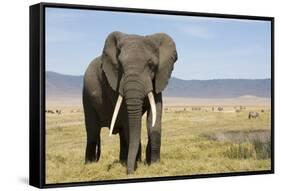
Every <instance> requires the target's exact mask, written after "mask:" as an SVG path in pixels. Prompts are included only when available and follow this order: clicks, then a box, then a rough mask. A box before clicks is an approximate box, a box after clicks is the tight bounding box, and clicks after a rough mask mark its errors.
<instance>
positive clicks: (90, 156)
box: [85, 142, 100, 164]
mask: <svg viewBox="0 0 281 191" xmlns="http://www.w3.org/2000/svg"><path fill="white" fill-rule="evenodd" d="M99 159H100V144H99V143H96V142H91V143H87V147H86V154H85V164H88V163H92V162H98V161H99Z"/></svg>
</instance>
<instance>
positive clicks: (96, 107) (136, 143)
mask: <svg viewBox="0 0 281 191" xmlns="http://www.w3.org/2000/svg"><path fill="white" fill-rule="evenodd" d="M176 60H177V52H176V47H175V43H174V42H173V40H172V39H171V38H170V37H169V36H168V35H166V34H163V33H158V34H154V35H150V36H138V35H127V34H124V33H121V32H113V33H111V34H110V35H109V36H108V37H107V39H106V41H105V46H104V49H103V53H102V55H101V56H100V57H97V58H96V59H94V60H93V61H92V62H91V63H90V65H89V66H88V68H87V70H86V72H85V76H84V88H83V106H84V114H85V124H86V131H87V146H86V154H85V161H86V163H87V162H97V161H98V160H99V157H100V152H101V148H100V140H101V138H100V130H101V127H109V126H110V122H111V118H112V115H113V111H114V107H115V104H116V101H117V97H118V96H119V95H121V96H122V97H123V102H122V105H121V108H120V111H119V113H118V117H117V121H116V123H115V126H114V130H113V134H117V133H119V137H120V155H119V159H120V161H121V162H122V163H124V164H127V173H128V174H130V173H133V172H134V170H135V169H136V161H137V160H141V145H140V142H141V140H140V137H141V117H142V115H143V114H144V113H145V112H146V111H147V132H148V144H147V147H146V161H147V163H148V164H150V163H152V162H157V161H159V160H160V146H161V118H162V94H161V92H162V91H163V89H164V88H165V87H166V85H167V83H168V80H169V78H170V76H171V73H172V70H173V65H174V63H175V62H176ZM149 92H153V94H154V98H155V102H156V111H157V116H156V123H155V126H154V127H153V128H152V113H151V108H150V104H149V101H148V98H147V94H148V93H149Z"/></svg>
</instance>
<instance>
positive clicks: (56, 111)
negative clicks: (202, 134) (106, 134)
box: [45, 106, 265, 119]
mask: <svg viewBox="0 0 281 191" xmlns="http://www.w3.org/2000/svg"><path fill="white" fill-rule="evenodd" d="M233 109H234V111H235V112H236V113H240V112H242V111H243V110H246V106H235V107H233ZM164 111H165V112H166V113H168V112H174V113H183V112H186V111H188V107H165V109H164ZM191 111H203V112H208V111H212V112H223V111H224V108H223V107H222V106H212V107H211V110H208V109H206V108H204V107H200V106H193V107H191ZM69 112H70V113H80V112H83V110H81V109H73V110H70V111H69ZM264 112H265V110H264V109H261V110H260V111H259V112H258V111H249V112H248V119H257V118H259V117H260V113H264ZM45 113H48V114H56V115H61V114H62V110H61V109H54V110H50V109H48V110H46V111H45Z"/></svg>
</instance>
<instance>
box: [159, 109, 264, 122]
mask: <svg viewBox="0 0 281 191" xmlns="http://www.w3.org/2000/svg"><path fill="white" fill-rule="evenodd" d="M190 109H191V111H203V112H208V111H212V112H223V111H224V108H223V107H222V106H212V107H211V109H210V110H209V109H206V107H199V106H193V107H191V108H190ZM190 109H188V107H165V108H164V111H165V112H166V113H169V112H174V113H183V112H186V111H188V110H190ZM246 109H247V108H246V106H234V107H233V110H232V111H234V112H236V113H240V112H242V111H243V110H244V111H246ZM264 112H265V110H264V109H261V110H260V111H249V112H248V115H247V116H248V119H257V118H259V117H260V113H264Z"/></svg>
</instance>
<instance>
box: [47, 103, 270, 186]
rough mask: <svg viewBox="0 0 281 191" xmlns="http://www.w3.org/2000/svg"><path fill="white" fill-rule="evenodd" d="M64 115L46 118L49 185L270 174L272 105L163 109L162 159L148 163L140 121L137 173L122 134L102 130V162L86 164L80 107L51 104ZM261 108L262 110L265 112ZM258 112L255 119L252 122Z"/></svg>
mask: <svg viewBox="0 0 281 191" xmlns="http://www.w3.org/2000/svg"><path fill="white" fill-rule="evenodd" d="M48 107H49V109H53V110H55V109H60V110H61V111H62V113H61V114H60V115H59V114H50V113H47V114H46V183H47V184H48V183H67V182H81V181H83V182H84V181H98V180H115V179H129V178H146V177H160V176H175V175H177V176H180V175H193V174H209V173H224V172H242V171H259V170H270V168H271V160H270V154H271V150H270V148H271V147H270V128H271V121H270V115H271V113H270V106H267V107H264V106H260V105H258V106H250V107H246V108H244V109H242V110H241V111H239V112H238V111H235V108H234V107H233V106H223V108H224V110H223V111H221V112H219V111H217V110H216V109H215V110H214V111H212V106H205V107H204V106H200V110H199V111H197V110H196V111H193V110H192V107H194V106H192V107H191V106H185V107H180V106H167V107H165V108H164V110H163V121H162V145H161V161H160V162H159V163H157V164H152V165H150V166H148V165H147V164H146V163H145V148H146V144H147V132H146V124H145V117H143V123H142V126H143V127H142V162H138V168H137V170H136V171H135V173H134V174H133V175H127V174H126V167H125V166H122V165H121V164H120V163H119V161H118V159H119V136H118V135H117V136H112V137H109V135H108V134H109V130H108V128H103V129H102V135H101V140H102V144H101V157H100V161H99V162H98V163H93V164H87V165H85V164H84V152H85V144H86V132H85V127H84V116H83V110H82V107H79V106H63V107H59V106H54V105H52V106H48ZM261 110H264V111H263V112H261ZM249 111H257V112H259V114H260V116H259V117H258V118H257V119H248V113H249Z"/></svg>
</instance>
